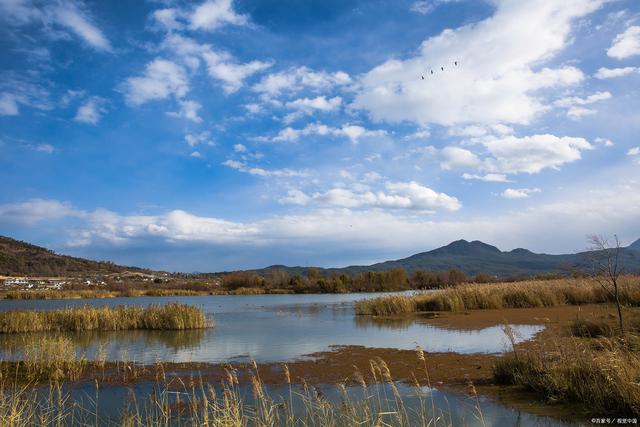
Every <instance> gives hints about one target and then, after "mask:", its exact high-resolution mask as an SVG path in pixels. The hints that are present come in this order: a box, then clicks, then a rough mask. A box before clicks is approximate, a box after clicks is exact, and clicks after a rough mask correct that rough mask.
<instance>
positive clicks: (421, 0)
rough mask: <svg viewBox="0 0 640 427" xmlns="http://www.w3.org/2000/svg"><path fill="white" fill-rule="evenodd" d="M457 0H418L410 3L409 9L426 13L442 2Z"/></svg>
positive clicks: (422, 13)
mask: <svg viewBox="0 0 640 427" xmlns="http://www.w3.org/2000/svg"><path fill="white" fill-rule="evenodd" d="M455 1H458V0H418V1H414V2H413V3H411V7H410V8H409V10H410V11H412V12H415V13H419V14H421V15H426V14H427V13H429V12H431V11H433V10H434V9H435V8H436V7H438V6H439V5H441V4H443V3H452V2H455Z"/></svg>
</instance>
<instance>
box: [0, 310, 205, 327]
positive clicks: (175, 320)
mask: <svg viewBox="0 0 640 427" xmlns="http://www.w3.org/2000/svg"><path fill="white" fill-rule="evenodd" d="M211 326H212V322H211V321H210V320H209V319H207V317H206V315H205V314H204V311H203V310H202V309H201V308H199V307H194V306H190V305H187V304H178V303H169V304H165V305H150V306H147V307H141V306H122V305H121V306H117V307H107V306H105V307H92V306H88V305H86V306H83V307H73V308H72V307H67V308H63V309H60V310H48V311H47V310H43V311H38V310H11V311H5V312H1V313H0V333H3V334H16V333H26V332H61V331H118V330H128V329H157V330H181V329H201V328H207V327H211Z"/></svg>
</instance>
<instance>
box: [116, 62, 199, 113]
mask: <svg viewBox="0 0 640 427" xmlns="http://www.w3.org/2000/svg"><path fill="white" fill-rule="evenodd" d="M124 89H125V99H126V101H127V103H128V104H131V105H141V104H144V103H146V102H149V101H155V100H159V99H165V98H168V97H169V96H172V95H173V96H175V97H176V98H178V99H180V98H182V97H184V96H185V95H186V94H187V92H188V91H189V82H188V80H187V75H186V73H185V70H184V68H183V67H181V66H180V65H178V64H176V63H175V62H171V61H168V60H166V59H160V58H156V59H154V60H153V61H151V62H149V63H148V64H147V66H146V68H145V72H144V74H143V75H142V76H140V77H130V78H128V79H127V80H126V82H125V84H124Z"/></svg>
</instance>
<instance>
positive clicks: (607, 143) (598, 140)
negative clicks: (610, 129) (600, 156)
mask: <svg viewBox="0 0 640 427" xmlns="http://www.w3.org/2000/svg"><path fill="white" fill-rule="evenodd" d="M594 142H595V143H596V144H599V145H602V146H605V147H613V145H614V144H613V141H611V140H610V139H607V138H596V139H594Z"/></svg>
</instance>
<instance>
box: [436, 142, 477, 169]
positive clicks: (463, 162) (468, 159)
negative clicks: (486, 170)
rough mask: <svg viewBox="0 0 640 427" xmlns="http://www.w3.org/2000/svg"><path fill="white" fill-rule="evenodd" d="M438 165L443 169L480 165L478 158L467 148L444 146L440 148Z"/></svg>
mask: <svg viewBox="0 0 640 427" xmlns="http://www.w3.org/2000/svg"><path fill="white" fill-rule="evenodd" d="M441 154H442V161H441V162H440V167H441V168H442V169H445V170H450V169H460V168H467V169H469V168H475V167H477V166H478V165H480V159H479V158H478V156H476V155H475V154H474V153H472V152H471V151H469V150H466V149H464V148H460V147H445V148H443V149H442V152H441Z"/></svg>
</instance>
